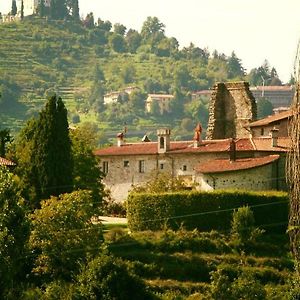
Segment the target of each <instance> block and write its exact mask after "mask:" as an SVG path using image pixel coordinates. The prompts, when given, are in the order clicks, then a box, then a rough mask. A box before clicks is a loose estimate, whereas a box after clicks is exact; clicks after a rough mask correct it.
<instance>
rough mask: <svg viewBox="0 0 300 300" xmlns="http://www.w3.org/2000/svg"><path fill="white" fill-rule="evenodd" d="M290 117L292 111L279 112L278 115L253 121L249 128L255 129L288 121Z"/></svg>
mask: <svg viewBox="0 0 300 300" xmlns="http://www.w3.org/2000/svg"><path fill="white" fill-rule="evenodd" d="M291 116H292V111H291V110H288V111H284V112H280V113H278V114H275V115H272V116H268V117H266V118H263V119H260V120H257V121H255V122H252V123H250V125H249V126H250V127H257V126H264V125H269V124H271V123H273V122H277V121H280V120H284V119H288V118H289V117H291Z"/></svg>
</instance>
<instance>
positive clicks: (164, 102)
mask: <svg viewBox="0 0 300 300" xmlns="http://www.w3.org/2000/svg"><path fill="white" fill-rule="evenodd" d="M173 100H174V96H173V95H163V94H149V95H148V98H147V100H146V111H147V112H148V113H149V112H151V109H152V105H153V103H154V102H156V103H157V104H158V107H159V111H160V114H161V115H163V114H164V113H165V112H170V111H171V102H172V101H173Z"/></svg>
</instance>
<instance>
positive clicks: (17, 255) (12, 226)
mask: <svg viewBox="0 0 300 300" xmlns="http://www.w3.org/2000/svg"><path fill="white" fill-rule="evenodd" d="M25 213H26V209H25V206H24V200H23V199H22V197H21V196H20V190H19V188H18V185H17V182H16V180H15V179H14V176H13V175H12V174H11V173H10V172H9V171H8V170H7V169H6V168H4V167H0V253H1V255H0V298H1V299H6V297H5V296H4V292H5V290H8V289H11V288H13V287H15V286H17V285H18V284H20V282H21V280H23V279H24V278H22V276H23V275H24V272H23V267H24V264H25V260H24V255H25V254H24V253H25V243H26V241H27V239H28V233H29V226H28V222H27V220H26V217H25ZM24 277H25V276H24Z"/></svg>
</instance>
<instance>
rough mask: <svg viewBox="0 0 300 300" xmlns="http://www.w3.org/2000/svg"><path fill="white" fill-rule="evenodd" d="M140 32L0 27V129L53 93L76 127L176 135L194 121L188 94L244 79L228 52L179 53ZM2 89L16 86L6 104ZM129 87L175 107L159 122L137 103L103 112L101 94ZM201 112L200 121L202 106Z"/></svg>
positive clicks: (173, 44)
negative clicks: (165, 97) (168, 96)
mask: <svg viewBox="0 0 300 300" xmlns="http://www.w3.org/2000/svg"><path fill="white" fill-rule="evenodd" d="M147 20H148V19H147ZM153 20H154V22H155V18H152V19H151V18H150V19H149V20H148V21H151V22H152V21H153ZM157 21H158V20H157ZM107 24H108V26H107ZM146 25H147V22H145V23H144V25H143V28H142V30H141V32H140V33H139V32H137V31H134V30H128V31H127V34H125V33H124V34H123V35H122V34H119V33H118V31H117V29H118V28H116V27H114V31H112V30H111V24H110V22H108V21H106V22H98V25H96V26H92V27H91V28H86V27H84V26H83V25H82V24H80V23H74V22H70V21H53V20H48V19H39V18H33V17H31V18H25V20H24V21H23V22H16V23H5V24H0V92H2V99H1V102H0V126H1V127H8V128H11V129H12V130H13V131H18V130H19V129H20V128H21V127H22V126H23V124H24V121H25V120H26V119H28V118H30V117H32V116H34V115H35V114H36V113H37V112H38V111H39V110H40V108H41V107H42V105H43V103H44V101H45V99H46V98H47V96H48V95H49V94H51V93H52V92H56V93H58V94H59V95H61V96H62V98H63V100H64V102H65V103H66V106H67V108H68V111H69V117H70V121H73V116H75V117H76V118H74V122H75V119H76V122H78V121H93V122H96V123H97V124H98V126H99V127H100V128H102V129H104V130H107V128H109V130H110V131H113V132H114V131H115V130H117V129H118V128H120V127H121V126H122V125H123V124H124V123H126V124H127V125H128V126H129V128H131V127H132V128H134V129H139V130H141V131H143V130H144V129H147V128H148V127H149V128H153V125H158V124H162V125H168V126H172V127H176V126H177V128H179V129H178V130H179V131H178V132H180V131H182V130H181V129H180V124H181V121H182V119H184V118H190V119H192V112H188V110H191V109H192V108H189V107H187V106H188V105H189V103H190V101H191V98H190V93H191V92H192V91H194V90H201V89H208V88H210V87H211V86H212V85H213V83H214V82H215V81H225V80H241V79H245V74H244V70H243V67H242V64H241V61H240V59H238V58H237V57H236V56H235V54H234V53H233V54H232V55H231V56H230V57H226V56H225V55H224V54H219V53H218V52H216V51H215V52H214V53H212V54H210V53H209V52H208V51H207V50H205V49H204V50H203V49H200V48H198V47H196V46H194V45H193V44H191V45H190V46H189V47H186V48H183V49H179V47H178V43H177V40H176V39H175V38H168V37H166V36H165V34H164V29H162V28H163V27H162V28H160V29H158V31H157V32H152V31H149V32H150V33H149V32H148V33H147V30H146V29H147V28H146ZM148 25H149V24H148ZM162 25H163V24H162ZM163 26H164V25H163ZM119 29H120V28H119ZM145 32H146V33H145ZM100 75H101V76H100ZM99 76H100V77H101V78H100V77H99ZM7 82H10V84H11V86H14V88H13V92H14V93H15V94H14V95H10V97H9V96H7V95H6V94H7V93H5V89H7V85H8V84H7ZM130 85H134V86H138V87H139V88H140V90H141V94H142V95H144V97H145V95H146V94H147V93H154V92H156V93H158V92H163V93H172V94H176V95H177V98H178V101H179V102H181V106H178V107H177V108H176V110H175V109H174V110H173V112H172V114H169V115H168V116H163V117H161V116H155V115H146V114H145V113H144V110H143V109H142V108H141V104H139V105H140V107H139V108H138V107H135V106H134V105H131V106H130V105H129V104H130V102H128V101H127V100H126V101H123V102H122V103H120V105H119V104H118V105H115V106H114V107H106V108H104V107H103V95H104V94H105V93H107V92H110V91H116V90H121V89H122V88H125V87H127V86H130ZM11 89H12V88H11ZM10 92H11V94H12V93H13V92H12V90H10ZM8 94H9V93H8ZM144 99H145V98H144ZM144 99H143V100H144ZM140 101H141V100H140ZM142 105H143V103H142ZM202 106H203V107H202V108H203V109H204V110H205V111H204V112H203V115H205V116H206V115H207V102H205V101H204V103H203V105H202ZM186 107H187V108H186ZM200 114H201V113H200ZM125 115H126V116H125ZM194 115H195V113H194ZM204 118H206V117H204ZM193 121H198V120H193ZM151 126H152V127H151ZM183 131H184V130H183ZM180 134H181V135H182V134H184V132H183V133H180Z"/></svg>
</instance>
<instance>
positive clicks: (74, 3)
mask: <svg viewBox="0 0 300 300" xmlns="http://www.w3.org/2000/svg"><path fill="white" fill-rule="evenodd" d="M72 17H73V19H74V20H76V21H77V20H79V19H80V16H79V4H78V0H72Z"/></svg>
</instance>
